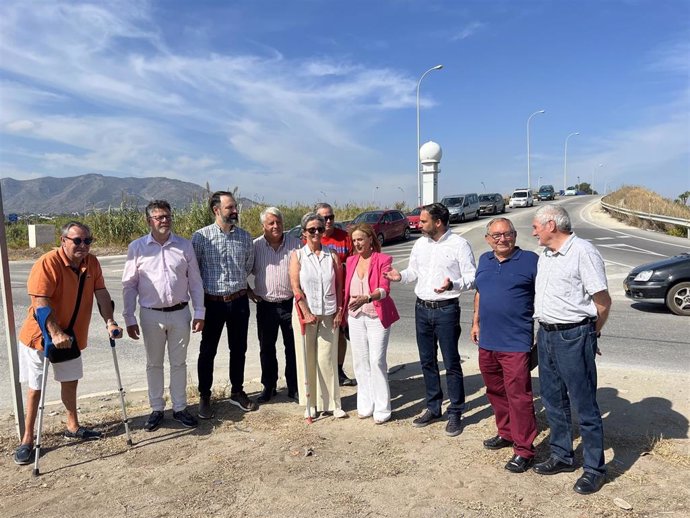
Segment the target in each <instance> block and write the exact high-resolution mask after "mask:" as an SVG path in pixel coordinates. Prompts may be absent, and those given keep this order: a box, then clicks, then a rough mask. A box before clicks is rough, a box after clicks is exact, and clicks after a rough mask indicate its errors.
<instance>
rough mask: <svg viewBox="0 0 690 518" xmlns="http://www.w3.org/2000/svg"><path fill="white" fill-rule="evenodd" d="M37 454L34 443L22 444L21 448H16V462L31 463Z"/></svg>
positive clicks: (23, 464) (22, 464) (21, 464)
mask: <svg viewBox="0 0 690 518" xmlns="http://www.w3.org/2000/svg"><path fill="white" fill-rule="evenodd" d="M35 454H36V450H35V449H34V446H33V444H20V445H19V448H17V449H16V450H14V462H15V464H19V465H20V466H25V465H27V464H31V463H32V462H33V460H34V455H35Z"/></svg>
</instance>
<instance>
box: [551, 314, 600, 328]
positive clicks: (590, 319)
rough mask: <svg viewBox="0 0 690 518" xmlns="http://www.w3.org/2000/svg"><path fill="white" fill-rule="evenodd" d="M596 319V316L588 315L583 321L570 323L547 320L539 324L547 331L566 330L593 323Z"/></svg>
mask: <svg viewBox="0 0 690 518" xmlns="http://www.w3.org/2000/svg"><path fill="white" fill-rule="evenodd" d="M595 320H596V318H592V317H587V318H585V319H584V320H583V321H581V322H569V323H568V324H547V323H546V322H539V325H540V326H541V327H542V329H544V330H546V331H565V330H566V329H574V328H576V327H580V326H584V325H587V324H591V323H592V322H594V321H595Z"/></svg>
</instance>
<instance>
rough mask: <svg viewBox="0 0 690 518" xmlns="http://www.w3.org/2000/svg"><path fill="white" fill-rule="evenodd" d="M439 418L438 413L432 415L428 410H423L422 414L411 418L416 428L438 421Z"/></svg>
mask: <svg viewBox="0 0 690 518" xmlns="http://www.w3.org/2000/svg"><path fill="white" fill-rule="evenodd" d="M439 419H441V416H440V415H434V414H432V413H431V411H430V410H425V411H424V413H423V414H422V415H420V416H419V417H415V418H414V419H413V420H412V426H414V427H416V428H422V427H424V426H426V425H428V424H431V423H433V422H434V421H438V420H439Z"/></svg>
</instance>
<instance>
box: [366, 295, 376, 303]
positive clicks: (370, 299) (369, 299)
mask: <svg viewBox="0 0 690 518" xmlns="http://www.w3.org/2000/svg"><path fill="white" fill-rule="evenodd" d="M372 300H374V299H372V298H371V295H369V296H368V297H367V303H368V304H371V301H372Z"/></svg>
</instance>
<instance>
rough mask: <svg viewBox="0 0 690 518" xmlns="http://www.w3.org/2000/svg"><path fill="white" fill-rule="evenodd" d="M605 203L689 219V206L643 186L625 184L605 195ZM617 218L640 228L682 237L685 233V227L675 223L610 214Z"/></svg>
mask: <svg viewBox="0 0 690 518" xmlns="http://www.w3.org/2000/svg"><path fill="white" fill-rule="evenodd" d="M604 201H605V202H606V203H609V204H611V205H616V206H617V207H621V208H626V209H629V210H633V211H638V212H646V213H650V214H656V215H661V216H669V217H672V218H681V219H685V220H688V221H690V207H688V206H687V205H685V204H683V203H679V202H678V201H672V200H669V199H668V198H663V197H662V196H660V195H658V194H657V193H655V192H653V191H650V190H649V189H645V188H644V187H636V186H625V187H622V188H621V189H619V190H617V191H616V192H613V193H611V194H609V195H608V196H606V197H605V198H604ZM612 215H613V216H614V217H616V218H617V219H620V220H621V221H623V222H625V223H627V224H629V225H633V226H636V227H640V228H646V229H651V230H657V231H660V232H667V233H668V234H671V235H675V236H680V237H684V236H685V235H686V234H687V229H686V228H685V227H681V226H677V225H664V224H661V223H655V222H652V221H648V220H643V219H640V218H637V217H635V216H624V215H621V214H612Z"/></svg>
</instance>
